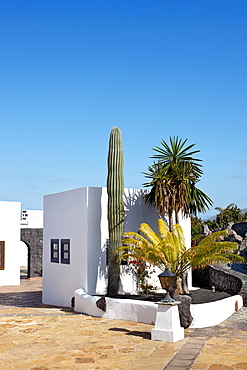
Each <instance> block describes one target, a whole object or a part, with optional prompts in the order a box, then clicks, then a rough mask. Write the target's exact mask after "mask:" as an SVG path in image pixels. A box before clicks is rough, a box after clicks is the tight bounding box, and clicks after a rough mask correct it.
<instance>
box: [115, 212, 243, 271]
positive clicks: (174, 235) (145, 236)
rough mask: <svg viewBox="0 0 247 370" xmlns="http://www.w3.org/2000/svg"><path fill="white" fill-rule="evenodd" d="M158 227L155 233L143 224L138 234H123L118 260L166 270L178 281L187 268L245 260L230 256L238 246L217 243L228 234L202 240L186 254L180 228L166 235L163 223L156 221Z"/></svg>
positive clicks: (221, 232) (224, 231)
mask: <svg viewBox="0 0 247 370" xmlns="http://www.w3.org/2000/svg"><path fill="white" fill-rule="evenodd" d="M157 226H158V233H155V232H154V231H153V230H152V229H151V227H150V226H149V225H148V224H145V223H143V224H141V225H140V228H139V231H138V233H135V232H128V233H125V234H124V236H125V238H124V239H123V246H122V247H120V248H119V249H118V250H119V252H120V253H122V255H121V258H123V259H127V260H128V259H135V260H139V261H145V262H147V263H150V264H151V265H153V266H157V267H158V268H160V269H161V270H164V269H165V268H166V267H167V268H169V270H170V271H172V272H173V273H174V274H176V275H177V276H179V277H180V278H182V276H183V274H184V273H185V272H187V271H188V269H189V268H190V267H192V268H196V267H201V268H202V267H205V266H206V265H208V264H212V263H219V262H228V261H243V260H244V259H243V258H242V257H240V256H238V255H236V254H234V253H233V252H234V251H236V250H237V248H238V244H237V243H231V242H219V241H218V240H219V238H220V237H223V236H225V235H226V234H227V230H223V231H220V232H217V233H213V234H211V235H209V236H207V237H205V238H204V239H203V240H201V242H200V243H199V245H198V246H194V247H191V248H189V249H187V250H186V248H185V240H184V235H183V231H182V228H181V226H180V225H177V224H176V225H173V227H172V230H171V231H169V229H168V227H167V225H166V223H165V222H164V221H163V220H162V219H159V220H158V223H157ZM126 248H128V250H126Z"/></svg>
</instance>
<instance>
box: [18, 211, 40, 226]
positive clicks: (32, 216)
mask: <svg viewBox="0 0 247 370" xmlns="http://www.w3.org/2000/svg"><path fill="white" fill-rule="evenodd" d="M21 228H22V229H24V228H30V229H42V228H43V211H42V210H30V209H29V210H22V212H21Z"/></svg>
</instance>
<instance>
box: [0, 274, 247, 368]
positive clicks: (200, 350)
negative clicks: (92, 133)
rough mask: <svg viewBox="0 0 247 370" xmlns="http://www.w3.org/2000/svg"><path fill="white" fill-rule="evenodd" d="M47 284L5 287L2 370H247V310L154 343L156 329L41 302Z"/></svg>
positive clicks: (1, 296)
mask: <svg viewBox="0 0 247 370" xmlns="http://www.w3.org/2000/svg"><path fill="white" fill-rule="evenodd" d="M41 291H42V279H41V278H40V279H27V280H22V281H21V285H20V286H15V287H13V286H5V287H0V370H9V369H10V370H11V369H23V370H50V369H64V370H66V369H67V370H70V369H109V370H111V369H125V370H135V369H137V370H138V369H142V368H143V369H152V370H156V369H157V370H162V369H168V370H172V369H176V370H179V369H180V370H181V369H183V370H186V369H201V370H202V369H205V370H206V369H207V370H208V369H209V370H220V369H221V370H228V369H234V370H235V369H236V370H239V369H243V370H247V308H243V309H241V310H240V311H238V312H237V313H235V314H234V315H233V316H232V317H231V318H229V319H228V320H226V321H224V322H223V323H222V324H221V325H218V326H216V327H211V328H205V329H187V330H186V331H185V334H186V336H185V338H184V339H183V340H181V341H179V342H176V343H166V342H159V341H151V340H150V337H151V334H150V333H151V330H152V328H153V326H152V325H147V324H140V323H134V322H128V321H120V320H109V319H102V318H93V317H91V316H86V315H80V314H76V313H74V312H73V311H72V309H70V308H60V307H54V306H48V305H43V304H42V303H41Z"/></svg>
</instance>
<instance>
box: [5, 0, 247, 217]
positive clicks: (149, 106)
mask: <svg viewBox="0 0 247 370" xmlns="http://www.w3.org/2000/svg"><path fill="white" fill-rule="evenodd" d="M246 46H247V2H246V0H237V1H236V0H200V1H198V0H186V1H185V0H183V1H182V0H181V1H177V0H174V1H168V0H149V1H147V0H131V1H129V0H124V1H121V0H105V1H104V0H59V1H55V0H49V1H46V0H35V1H33V0H16V1H14V0H8V1H6V0H0V65H1V69H0V127H1V131H0V133H1V160H0V168H1V179H2V181H1V185H0V199H1V200H12V201H21V202H22V208H23V209H42V204H43V195H46V194H51V193H55V192H60V191H65V190H69V189H74V188H77V187H83V186H105V184H106V176H107V152H108V141H109V135H110V131H111V129H112V127H114V126H119V127H120V129H121V131H122V134H123V144H124V155H125V170H124V175H125V186H126V187H133V188H141V187H142V184H143V183H144V182H145V181H146V180H145V177H144V176H143V174H142V172H143V171H144V172H145V171H146V170H147V167H148V165H150V164H152V160H151V159H150V156H152V155H153V151H152V148H153V147H154V146H158V145H159V144H160V142H161V140H162V139H164V140H165V141H167V140H168V139H169V137H170V136H178V137H180V138H182V139H186V138H188V143H189V144H196V146H195V148H196V149H198V150H200V153H199V155H198V157H199V158H201V159H202V161H203V162H202V164H203V170H204V175H203V177H202V179H201V181H200V183H199V184H198V187H199V188H201V189H202V190H203V191H204V192H206V193H207V194H208V195H209V196H210V197H211V198H212V200H213V201H214V207H223V208H225V207H226V206H227V205H228V204H230V203H235V204H237V205H238V206H239V207H240V208H246V207H247V191H246V189H247V153H246V152H247V151H246V148H247V129H246V121H247V107H246V102H247V67H246V66H247V47H246ZM214 207H213V208H214ZM213 208H212V209H211V210H210V212H208V213H207V214H206V215H203V216H202V218H204V217H206V216H208V217H209V216H211V215H214V214H215V213H216V212H215V211H214V209H213Z"/></svg>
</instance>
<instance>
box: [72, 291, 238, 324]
mask: <svg viewBox="0 0 247 370" xmlns="http://www.w3.org/2000/svg"><path fill="white" fill-rule="evenodd" d="M74 297H75V308H74V310H75V311H76V312H80V313H84V314H87V315H91V316H96V317H105V318H108V319H117V320H127V321H134V322H142V323H145V324H154V323H155V319H156V313H157V309H158V305H157V304H155V303H153V302H146V301H137V300H131V299H112V298H107V297H106V312H104V311H102V310H100V309H99V308H98V307H97V306H96V302H97V300H98V299H99V297H96V296H90V295H88V294H85V291H84V290H83V289H78V290H76V291H75V292H74ZM236 302H237V303H236ZM242 306H243V299H242V297H241V296H239V295H235V296H232V297H229V298H225V299H222V300H220V301H216V302H210V303H202V304H192V305H191V306H190V310H191V315H192V316H193V318H194V319H193V322H192V323H191V325H190V327H191V328H206V327H209V326H214V325H218V324H220V323H221V322H222V321H224V320H226V319H227V318H228V317H230V316H231V315H233V314H234V312H235V311H236V309H240V308H241V307H242Z"/></svg>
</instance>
